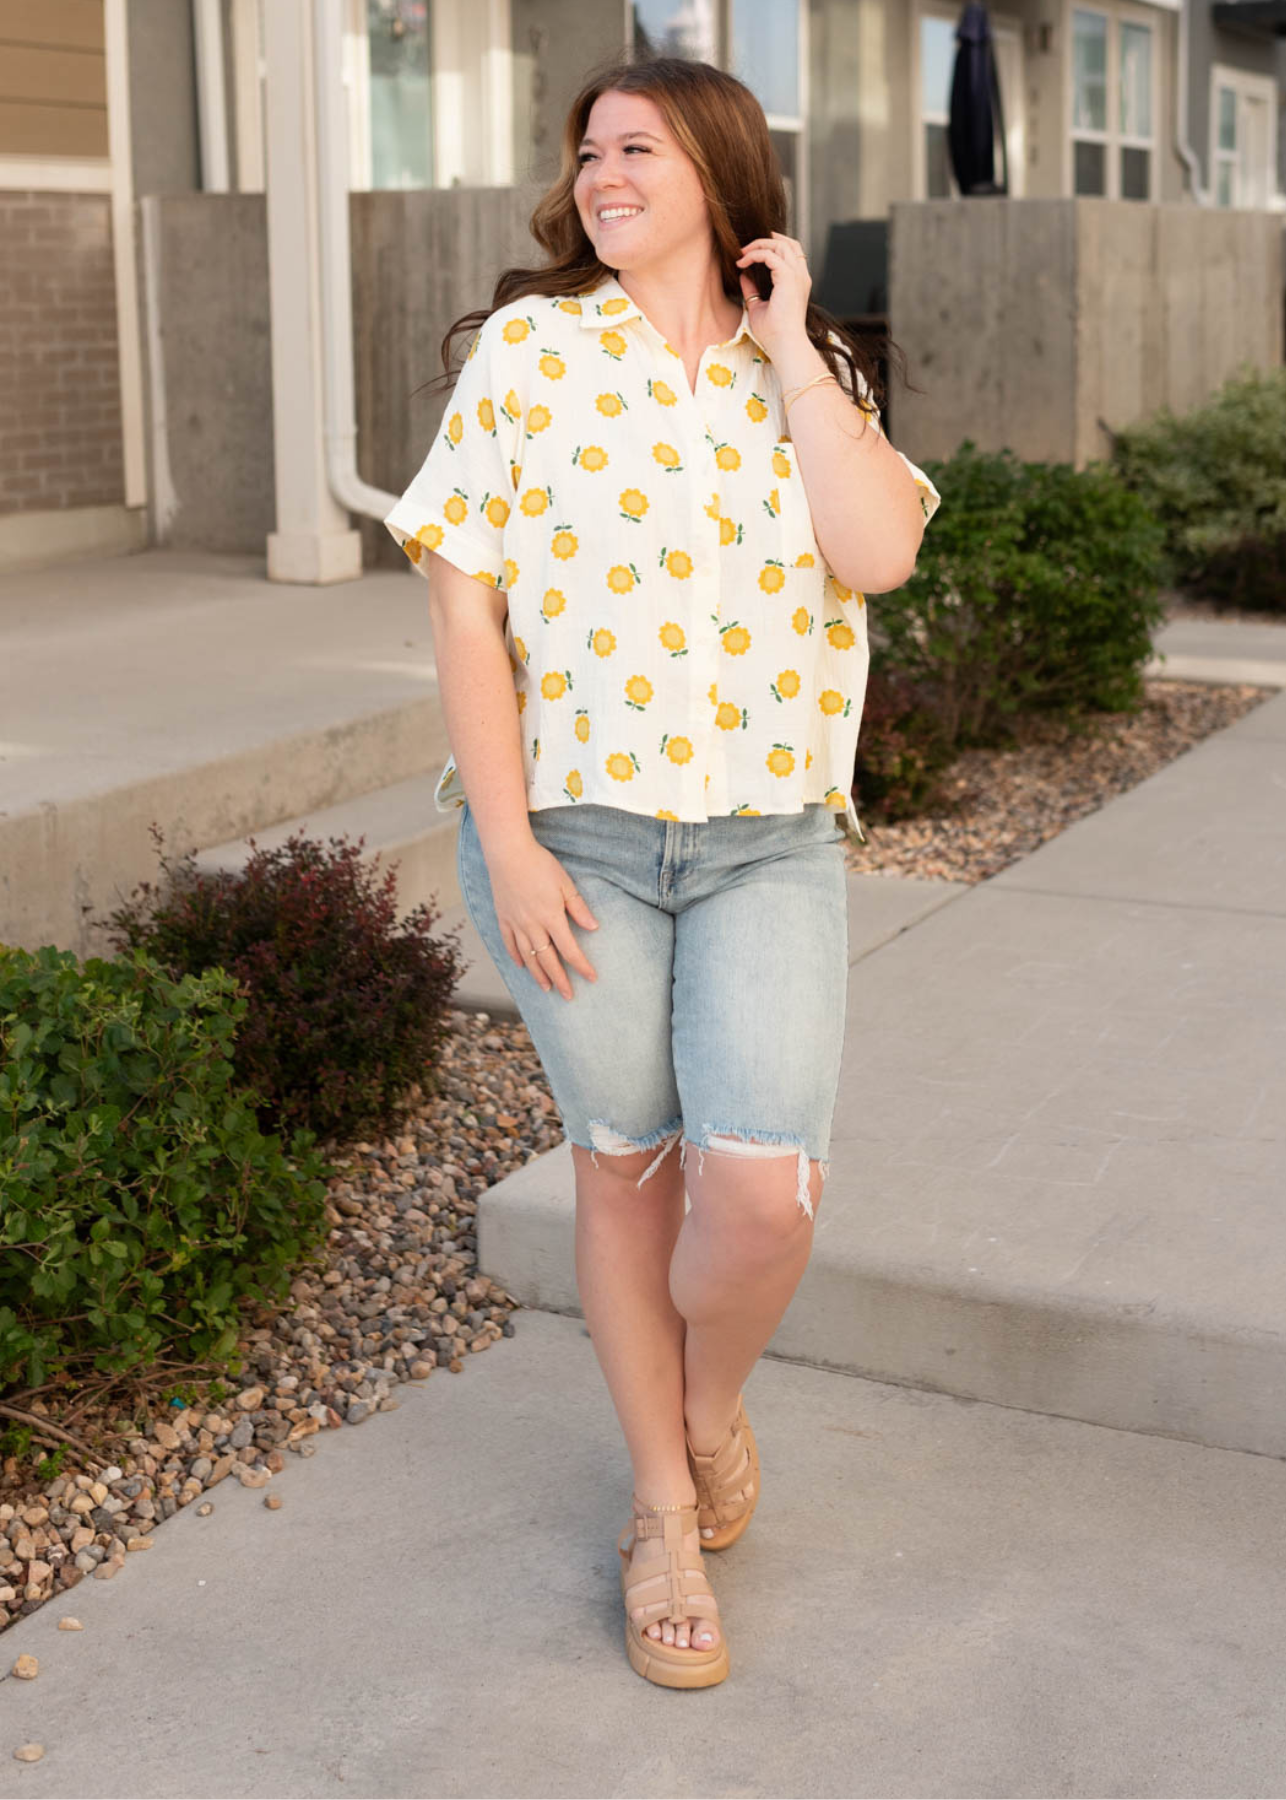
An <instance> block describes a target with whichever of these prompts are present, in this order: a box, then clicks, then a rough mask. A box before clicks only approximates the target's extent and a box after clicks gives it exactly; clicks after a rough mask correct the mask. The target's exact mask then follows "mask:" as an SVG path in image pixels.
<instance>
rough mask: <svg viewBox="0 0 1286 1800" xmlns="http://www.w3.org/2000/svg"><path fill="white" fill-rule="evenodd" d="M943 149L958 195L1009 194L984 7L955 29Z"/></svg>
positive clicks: (969, 12) (970, 9) (971, 10)
mask: <svg viewBox="0 0 1286 1800" xmlns="http://www.w3.org/2000/svg"><path fill="white" fill-rule="evenodd" d="M997 132H999V134H1000V145H1001V155H1002V156H1003V158H1004V170H1005V174H1004V179H1003V181H1001V182H999V183H997V181H996V149H995V145H996V134H997ZM947 147H948V149H949V150H950V152H951V167H952V170H953V172H954V174H955V178H956V186H957V187H958V188H959V189H960V192H961V193H962V194H1007V193H1008V192H1009V146H1008V144H1007V143H1006V141H1005V114H1004V108H1003V106H1002V105H1001V100H1000V81H999V78H998V76H997V74H996V51H995V45H994V44H993V42H992V37H991V21H990V19H989V18H988V17H987V9H986V7H985V6H980V5H974V4H971V5H969V6H966V7H965V9H964V12H963V13H962V14H961V18H960V23H959V24H958V25H957V26H956V61H955V68H954V69H953V70H952V74H951V116H950V119H949V121H948V124H947Z"/></svg>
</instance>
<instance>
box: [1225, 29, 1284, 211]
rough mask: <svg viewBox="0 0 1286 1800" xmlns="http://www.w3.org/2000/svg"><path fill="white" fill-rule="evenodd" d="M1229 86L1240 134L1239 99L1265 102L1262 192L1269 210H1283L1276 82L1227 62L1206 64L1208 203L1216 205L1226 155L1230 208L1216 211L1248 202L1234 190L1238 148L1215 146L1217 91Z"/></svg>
mask: <svg viewBox="0 0 1286 1800" xmlns="http://www.w3.org/2000/svg"><path fill="white" fill-rule="evenodd" d="M1223 87H1226V88H1231V89H1232V90H1233V92H1234V94H1236V96H1237V131H1238V137H1239V138H1240V133H1241V105H1242V101H1243V99H1251V100H1262V101H1263V102H1264V103H1265V115H1264V116H1265V118H1266V119H1267V121H1268V132H1267V136H1266V138H1265V142H1264V155H1265V159H1266V163H1265V169H1264V174H1265V183H1264V187H1265V192H1266V193H1267V195H1268V204H1267V208H1266V209H1265V210H1267V211H1269V212H1286V194H1283V193H1282V192H1281V190H1280V189H1279V188H1278V186H1277V123H1278V121H1277V112H1278V107H1279V105H1280V104H1281V102H1280V99H1279V96H1278V92H1277V83H1276V82H1275V81H1274V79H1273V77H1272V76H1271V75H1255V74H1252V73H1251V72H1250V71H1249V70H1247V69H1234V68H1232V67H1230V66H1229V65H1228V64H1227V63H1212V64H1211V65H1210V157H1209V162H1208V163H1207V182H1208V185H1209V189H1210V203H1211V205H1212V206H1217V204H1218V202H1217V199H1216V196H1217V195H1218V192H1219V182H1218V171H1219V164H1220V162H1223V161H1225V160H1227V159H1229V158H1231V159H1232V165H1233V200H1232V206H1231V207H1223V208H1220V209H1219V210H1220V211H1233V210H1236V209H1237V208H1239V207H1244V206H1246V205H1247V204H1248V202H1247V201H1246V199H1245V198H1244V196H1243V195H1242V194H1240V193H1239V192H1238V183H1239V180H1240V174H1241V167H1240V163H1241V157H1240V152H1239V151H1228V150H1220V148H1219V90H1220V88H1223Z"/></svg>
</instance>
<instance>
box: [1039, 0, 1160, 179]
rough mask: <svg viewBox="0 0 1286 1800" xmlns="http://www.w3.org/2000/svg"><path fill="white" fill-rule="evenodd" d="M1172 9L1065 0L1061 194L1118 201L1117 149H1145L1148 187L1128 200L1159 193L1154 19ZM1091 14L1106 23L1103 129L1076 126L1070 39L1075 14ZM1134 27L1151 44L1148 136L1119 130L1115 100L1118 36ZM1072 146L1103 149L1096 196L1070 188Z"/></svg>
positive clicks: (1119, 94) (1122, 1) (1115, 0)
mask: <svg viewBox="0 0 1286 1800" xmlns="http://www.w3.org/2000/svg"><path fill="white" fill-rule="evenodd" d="M1175 10H1177V9H1176V8H1175V7H1173V6H1171V5H1169V4H1168V0H1155V4H1154V6H1153V7H1152V8H1149V7H1145V6H1141V5H1135V4H1128V3H1126V0H1067V9H1066V43H1067V55H1066V57H1065V58H1064V61H1065V64H1066V70H1067V73H1066V84H1067V85H1066V93H1065V104H1066V109H1067V111H1066V117H1067V135H1066V140H1065V156H1064V164H1063V188H1064V192H1065V193H1066V194H1067V195H1068V196H1069V197H1070V198H1071V199H1073V200H1120V199H1122V198H1124V196H1123V195H1122V193H1121V161H1122V158H1121V152H1122V151H1123V150H1146V151H1147V152H1148V191H1147V193H1146V195H1144V196H1143V198H1142V200H1141V201H1140V200H1131V202H1130V204H1132V205H1139V204H1146V205H1151V204H1154V203H1155V202H1156V200H1157V199H1158V197H1159V192H1160V185H1161V130H1160V125H1161V103H1162V92H1163V89H1162V82H1161V60H1162V56H1163V54H1164V50H1165V40H1164V36H1163V33H1162V31H1161V30H1160V29H1159V26H1158V21H1157V18H1156V13H1157V11H1164V12H1173V11H1175ZM1078 12H1081V13H1094V14H1097V16H1098V17H1099V18H1101V19H1104V20H1105V21H1106V23H1107V72H1106V84H1107V128H1106V130H1104V131H1098V130H1095V129H1094V128H1093V127H1091V126H1086V125H1082V126H1078V125H1077V124H1076V122H1075V121H1076V64H1075V58H1074V57H1073V55H1072V42H1073V37H1074V33H1075V29H1076V14H1077V13H1078ZM1125 25H1134V26H1138V27H1140V28H1142V29H1143V30H1145V31H1146V32H1147V33H1148V38H1149V42H1150V44H1151V54H1150V57H1149V65H1150V66H1149V74H1150V82H1149V88H1150V92H1149V97H1148V98H1149V112H1150V115H1151V123H1152V130H1151V134H1150V136H1148V137H1141V136H1137V135H1135V134H1134V133H1130V134H1128V135H1127V134H1126V133H1125V132H1123V131H1122V130H1121V102H1122V99H1123V88H1122V82H1121V38H1122V27H1123V26H1125ZM1077 144H1101V145H1102V146H1103V148H1104V152H1105V158H1106V164H1107V182H1106V186H1105V190H1104V192H1103V193H1102V194H1078V193H1077V192H1076V146H1077Z"/></svg>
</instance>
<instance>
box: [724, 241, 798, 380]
mask: <svg viewBox="0 0 1286 1800" xmlns="http://www.w3.org/2000/svg"><path fill="white" fill-rule="evenodd" d="M751 263H763V265H764V266H765V268H766V269H767V270H768V273H769V274H770V275H771V276H772V293H771V294H770V295H769V297H768V299H767V300H761V299H760V298H759V294H758V291H757V290H756V288H755V283H754V277H753V276H752V275H750V274H749V272H748V268H749V265H750V264H751ZM737 268H738V269H739V270H740V271H741V273H740V281H741V294H742V298H743V299H744V301H745V303H746V308H747V310H748V312H749V314H750V329H751V330H752V331H753V332H754V334H755V336H756V337H757V338H758V339H759V341H760V343H761V344H762V345H763V347H764V349H765V350H766V351H767V352H768V354H769V355H770V356H771V357H772V358H773V359H774V361H776V360H777V358H778V356H779V354H780V353H781V352H783V351H785V350H786V349H788V348H789V347H790V346H792V345H801V344H802V345H803V346H805V347H807V346H808V341H809V340H808V332H807V329H806V323H805V321H806V319H807V315H808V295H809V292H810V290H811V288H812V285H813V278H812V276H811V275H810V274H809V273H808V262H807V260H806V258H805V256H804V246H803V245H802V244H801V243H800V242H799V240H798V239H797V238H791V237H785V236H784V235H783V234H782V233H781V232H780V231H774V232H773V234H772V236H771V237H766V238H752V239H751V240H750V242H749V243H748V244H744V245H743V246H742V251H741V255H740V256H739V257H738V258H737Z"/></svg>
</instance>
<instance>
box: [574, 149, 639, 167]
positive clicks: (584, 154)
mask: <svg viewBox="0 0 1286 1800" xmlns="http://www.w3.org/2000/svg"><path fill="white" fill-rule="evenodd" d="M631 150H639V151H641V152H642V153H643V155H644V156H647V155H649V154H650V150H649V147H648V145H647V144H627V145H626V146H625V153H626V155H627V156H628V155H629V153H630V151H631ZM593 154H594V152H593V151H592V150H582V151H581V152H580V154H579V155H578V156H577V158H576V166H577V168H580V169H583V168H584V167H585V164H586V163H587V162H589V160H590V159H591V157H592V156H593Z"/></svg>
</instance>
